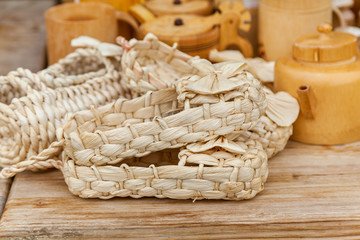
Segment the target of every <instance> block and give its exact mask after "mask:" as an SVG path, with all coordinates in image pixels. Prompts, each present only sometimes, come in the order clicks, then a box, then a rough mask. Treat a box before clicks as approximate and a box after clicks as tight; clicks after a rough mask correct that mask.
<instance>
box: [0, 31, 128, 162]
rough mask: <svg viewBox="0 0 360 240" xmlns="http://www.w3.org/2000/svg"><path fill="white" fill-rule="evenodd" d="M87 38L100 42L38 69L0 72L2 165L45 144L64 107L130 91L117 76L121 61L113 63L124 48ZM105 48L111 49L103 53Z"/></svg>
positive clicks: (68, 108) (86, 105)
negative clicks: (110, 53)
mask: <svg viewBox="0 0 360 240" xmlns="http://www.w3.org/2000/svg"><path fill="white" fill-rule="evenodd" d="M79 40H80V43H82V42H84V39H83V38H80V39H78V41H75V44H76V43H79ZM85 40H89V39H87V38H85ZM90 42H91V43H96V44H97V46H98V47H99V48H96V47H92V48H86V49H78V50H77V51H76V52H74V53H72V54H70V55H69V56H67V57H66V58H65V59H62V60H60V61H59V63H57V64H55V65H52V66H50V67H49V68H47V69H45V70H43V71H40V72H39V73H36V74H35V73H31V72H30V71H29V70H24V69H18V70H17V71H13V72H10V73H9V74H8V75H7V76H4V77H0V101H1V102H0V166H9V165H12V164H16V163H19V162H21V161H24V160H26V159H29V158H30V157H31V156H36V155H37V154H38V153H40V152H41V151H42V150H44V149H46V148H47V147H48V146H49V145H50V144H51V143H52V142H54V141H55V140H56V131H57V129H58V128H60V126H61V125H62V123H63V122H64V121H65V116H66V115H67V114H68V113H72V112H75V111H79V110H83V109H87V108H89V107H90V106H91V105H94V106H99V105H103V104H105V103H109V102H112V101H113V100H115V99H118V98H119V97H121V96H123V97H130V94H129V92H128V89H127V87H126V86H125V85H124V84H123V83H122V82H121V81H120V79H121V74H120V66H119V64H117V65H115V64H116V62H119V60H120V59H119V58H120V57H121V55H122V52H123V50H122V48H120V47H119V46H116V45H111V44H102V43H100V42H97V41H96V40H92V39H90ZM85 43H86V41H85ZM107 51H111V52H113V54H115V55H111V56H110V55H106V56H105V55H104V54H106V52H107Z"/></svg>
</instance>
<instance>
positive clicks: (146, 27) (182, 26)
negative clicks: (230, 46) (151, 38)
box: [140, 14, 220, 58]
mask: <svg viewBox="0 0 360 240" xmlns="http://www.w3.org/2000/svg"><path fill="white" fill-rule="evenodd" d="M199 19H201V17H199V16H196V15H189V14H182V15H166V16H161V17H158V18H156V19H155V20H153V21H149V22H145V23H144V24H142V25H141V27H140V32H141V34H142V35H143V36H145V35H146V34H147V33H149V32H151V33H153V34H155V35H156V36H157V37H158V38H159V39H160V40H161V41H163V42H165V43H166V44H169V45H172V44H174V43H178V49H179V50H180V51H183V52H185V53H187V54H189V55H191V56H200V57H201V58H207V57H208V55H209V52H210V51H211V50H212V49H216V48H217V47H218V45H219V37H220V30H219V27H214V26H213V24H212V23H210V22H209V23H207V22H202V21H201V22H197V21H198V20H199ZM194 21H196V22H194Z"/></svg>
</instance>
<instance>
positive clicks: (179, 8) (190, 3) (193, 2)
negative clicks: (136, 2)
mask: <svg viewBox="0 0 360 240" xmlns="http://www.w3.org/2000/svg"><path fill="white" fill-rule="evenodd" d="M144 5H145V7H146V8H148V9H149V10H150V11H151V12H152V13H153V14H155V15H156V16H164V15H174V14H195V15H202V16H206V15H210V14H211V13H212V12H213V10H214V5H213V3H212V1H210V0H147V1H145V2H144Z"/></svg>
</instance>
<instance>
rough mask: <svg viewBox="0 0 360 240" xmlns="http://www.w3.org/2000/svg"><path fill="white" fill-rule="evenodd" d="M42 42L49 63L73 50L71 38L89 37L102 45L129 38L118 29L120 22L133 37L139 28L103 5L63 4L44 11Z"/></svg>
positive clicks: (123, 31)
mask: <svg viewBox="0 0 360 240" xmlns="http://www.w3.org/2000/svg"><path fill="white" fill-rule="evenodd" d="M45 20H46V42H47V53H48V59H49V63H50V64H53V63H55V62H57V61H58V60H59V59H61V58H63V57H65V56H66V55H67V54H69V53H71V52H73V51H74V50H75V48H74V47H72V46H71V45H70V42H71V40H72V39H74V38H76V37H79V36H83V35H85V36H89V37H93V38H96V39H98V40H100V41H102V42H110V43H113V42H115V38H116V37H117V36H118V35H119V34H120V35H124V36H125V37H129V36H130V35H129V34H130V33H129V29H128V28H126V29H123V28H120V26H122V25H121V24H120V22H121V23H124V22H126V23H128V24H129V25H130V26H131V27H132V29H133V31H134V34H133V35H134V36H138V34H139V32H138V31H139V29H138V25H137V23H136V21H135V20H134V19H133V18H132V17H130V15H128V14H126V13H124V12H118V11H116V10H115V8H114V7H112V6H110V5H108V4H104V3H97V2H91V3H65V4H61V5H58V6H54V7H52V8H50V9H49V10H47V11H46V13H45Z"/></svg>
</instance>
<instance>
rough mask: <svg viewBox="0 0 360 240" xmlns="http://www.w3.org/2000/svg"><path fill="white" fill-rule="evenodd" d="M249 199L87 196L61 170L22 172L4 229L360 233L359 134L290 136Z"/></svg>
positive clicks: (221, 235)
mask: <svg viewBox="0 0 360 240" xmlns="http://www.w3.org/2000/svg"><path fill="white" fill-rule="evenodd" d="M269 168H270V174H269V179H268V182H267V183H266V185H265V190H264V191H263V192H262V193H261V194H259V195H258V196H257V197H256V198H254V199H252V200H247V201H210V200H200V201H196V202H192V201H191V200H189V201H186V200H181V201H179V200H170V199H155V198H148V199H130V198H126V199H121V198H117V199H111V200H98V199H80V198H78V197H75V196H73V195H71V194H70V193H69V192H68V190H67V186H66V184H65V183H64V181H63V177H62V175H61V173H60V172H59V171H48V172H45V173H38V174H36V173H31V172H26V173H22V174H19V175H18V176H17V177H16V178H15V180H14V183H13V185H12V187H11V191H10V195H9V198H8V201H7V204H6V208H5V211H4V213H3V216H2V218H1V221H0V229H1V230H0V236H4V237H5V236H6V237H10V236H11V237H13V236H18V237H24V238H25V237H37V238H44V239H47V238H65V237H66V238H70V239H77V238H84V239H88V238H95V239H99V238H101V237H102V238H105V237H109V238H117V237H121V238H128V239H138V238H156V239H169V238H173V239H225V238H232V239H239V238H273V239H278V238H297V237H310V238H317V237H325V238H338V239H359V238H360V173H359V172H360V142H357V143H354V144H349V145H346V146H336V147H321V146H311V145H305V144H300V143H295V142H290V143H289V144H288V146H287V148H286V150H285V151H283V152H282V153H281V154H279V155H278V156H276V157H274V158H273V159H271V160H270V163H269Z"/></svg>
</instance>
